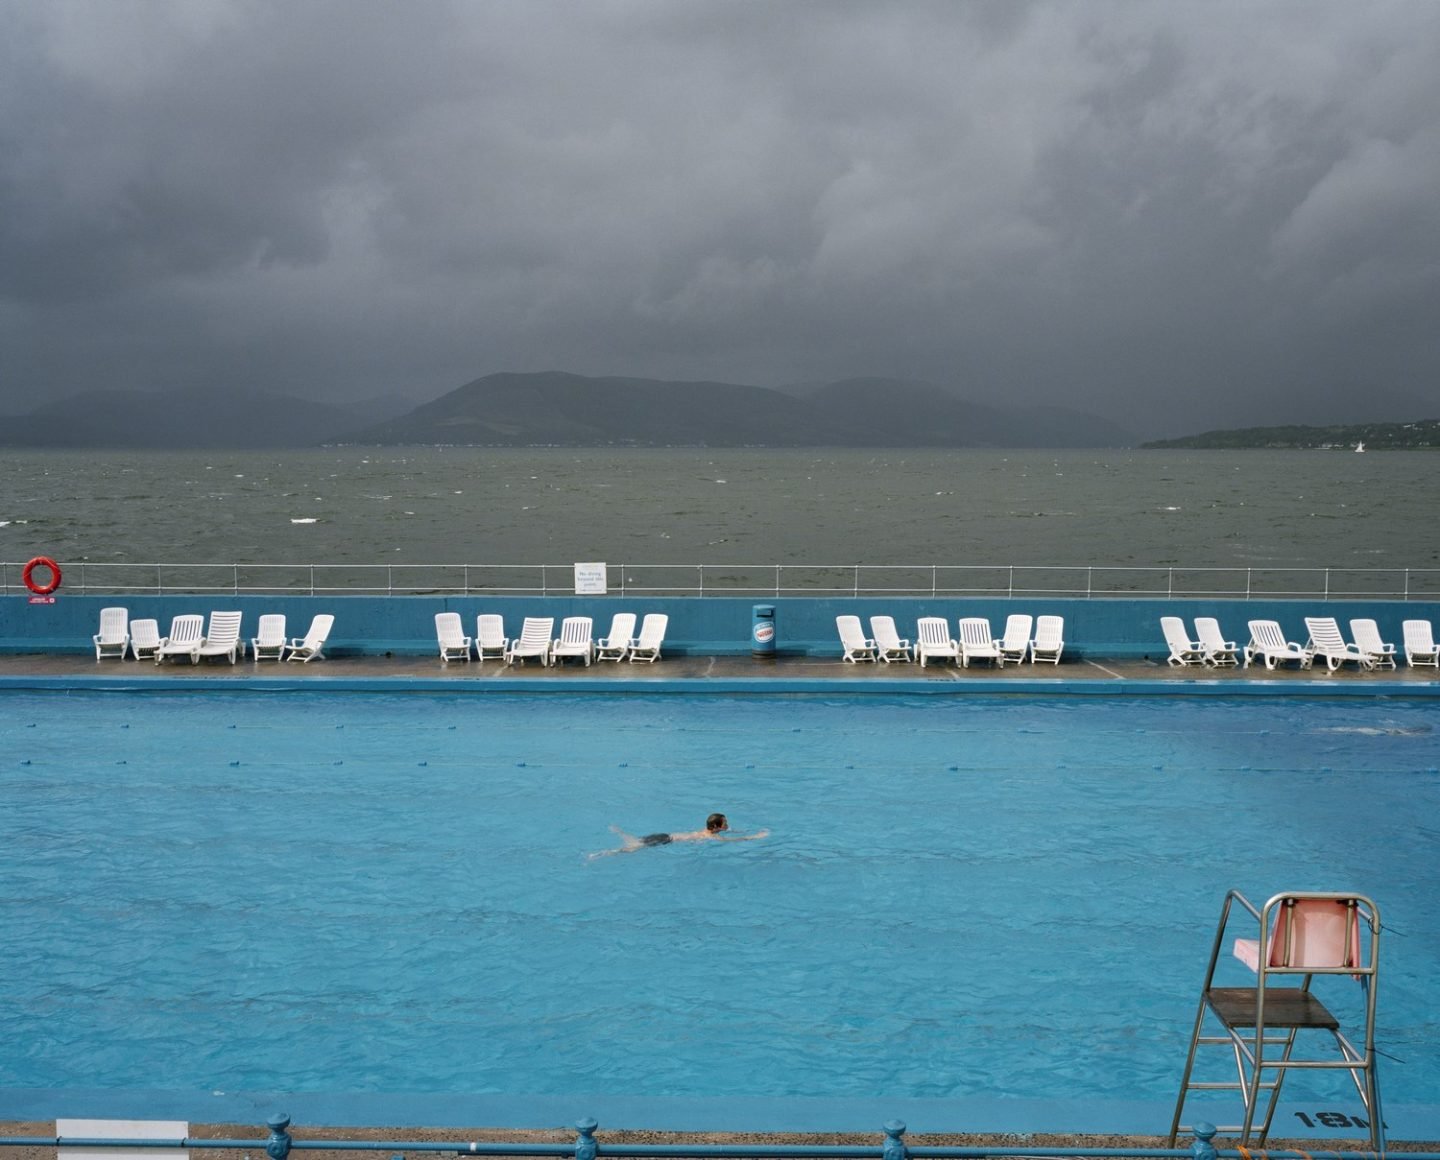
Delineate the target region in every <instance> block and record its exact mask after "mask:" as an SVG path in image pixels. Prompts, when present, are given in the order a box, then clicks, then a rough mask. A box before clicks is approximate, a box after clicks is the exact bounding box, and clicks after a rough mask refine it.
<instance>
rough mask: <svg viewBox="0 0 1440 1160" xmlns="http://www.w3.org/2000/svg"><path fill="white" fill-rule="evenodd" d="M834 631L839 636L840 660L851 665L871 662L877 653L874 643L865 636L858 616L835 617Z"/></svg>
mask: <svg viewBox="0 0 1440 1160" xmlns="http://www.w3.org/2000/svg"><path fill="white" fill-rule="evenodd" d="M835 630H836V631H837V632H838V633H839V634H840V652H841V656H840V659H841V660H844V661H849V662H850V663H851V664H852V665H853V664H855V663H856V662H857V661H873V660H875V658H876V656H877V653H876V650H875V642H874V641H873V640H871V639H870V638H869V637H868V636H866V635H865V630H864V629H863V628H861V627H860V618H859V617H858V616H850V615H848V614H847V615H845V616H837V617H836V618H835Z"/></svg>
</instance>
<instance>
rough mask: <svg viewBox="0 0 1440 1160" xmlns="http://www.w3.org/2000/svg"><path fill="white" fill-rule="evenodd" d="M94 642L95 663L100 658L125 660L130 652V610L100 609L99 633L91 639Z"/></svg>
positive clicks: (98, 661)
mask: <svg viewBox="0 0 1440 1160" xmlns="http://www.w3.org/2000/svg"><path fill="white" fill-rule="evenodd" d="M91 639H92V640H94V642H95V663H96V664H99V663H100V658H101V657H118V658H119V659H120V660H122V661H123V660H124V659H125V654H126V653H127V652H129V651H130V610H129V609H128V608H102V609H101V610H100V631H99V632H97V633H96V634H95V635H94V636H93V637H92V638H91Z"/></svg>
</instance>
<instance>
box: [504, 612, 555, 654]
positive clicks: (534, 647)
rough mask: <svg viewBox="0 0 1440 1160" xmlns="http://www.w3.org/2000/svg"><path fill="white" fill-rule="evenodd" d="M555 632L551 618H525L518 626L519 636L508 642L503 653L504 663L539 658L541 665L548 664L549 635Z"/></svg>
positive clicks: (553, 621)
mask: <svg viewBox="0 0 1440 1160" xmlns="http://www.w3.org/2000/svg"><path fill="white" fill-rule="evenodd" d="M554 631H555V618H554V617H553V616H527V617H526V618H525V623H524V624H522V625H521V626H520V635H519V636H518V637H517V638H516V639H514V640H512V641H511V642H510V647H509V649H507V650H506V652H505V663H506V664H507V665H513V664H514V663H515V662H516V661H524V660H528V659H529V658H531V657H539V658H540V663H541V664H542V665H549V663H550V634H551V633H552V632H554Z"/></svg>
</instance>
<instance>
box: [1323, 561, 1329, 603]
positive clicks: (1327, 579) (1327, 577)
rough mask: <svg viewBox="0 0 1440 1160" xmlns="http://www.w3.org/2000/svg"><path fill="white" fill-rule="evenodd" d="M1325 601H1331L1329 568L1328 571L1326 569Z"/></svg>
mask: <svg viewBox="0 0 1440 1160" xmlns="http://www.w3.org/2000/svg"><path fill="white" fill-rule="evenodd" d="M1323 599H1325V600H1329V599H1330V569H1329V568H1326V569H1325V595H1324V597H1323Z"/></svg>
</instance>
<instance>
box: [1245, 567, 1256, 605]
mask: <svg viewBox="0 0 1440 1160" xmlns="http://www.w3.org/2000/svg"><path fill="white" fill-rule="evenodd" d="M1254 571H1255V569H1254V568H1246V569H1245V599H1246V600H1249V599H1250V580H1251V575H1250V574H1251V573H1252V572H1254Z"/></svg>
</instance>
